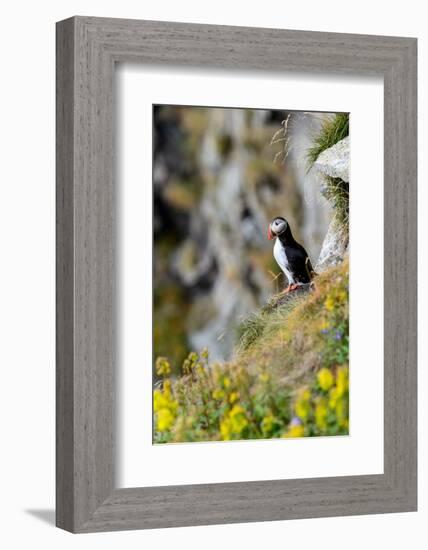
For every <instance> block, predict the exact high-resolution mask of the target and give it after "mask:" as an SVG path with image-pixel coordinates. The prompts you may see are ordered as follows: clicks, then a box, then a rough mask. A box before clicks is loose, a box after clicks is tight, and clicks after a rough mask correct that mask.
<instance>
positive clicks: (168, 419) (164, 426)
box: [157, 408, 175, 432]
mask: <svg viewBox="0 0 428 550" xmlns="http://www.w3.org/2000/svg"><path fill="white" fill-rule="evenodd" d="M174 420H175V417H174V415H173V414H172V412H171V411H170V410H169V409H166V408H164V409H160V411H158V413H157V428H158V430H159V431H160V432H166V431H167V430H169V429H170V428H171V426H172V425H173V424H174Z"/></svg>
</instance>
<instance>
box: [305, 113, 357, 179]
mask: <svg viewBox="0 0 428 550" xmlns="http://www.w3.org/2000/svg"><path fill="white" fill-rule="evenodd" d="M348 135H349V114H348V113H338V114H336V115H335V116H334V117H333V118H329V119H327V120H325V122H324V123H323V125H322V128H321V130H320V132H319V133H318V135H316V136H315V137H314V140H313V145H312V147H310V148H309V150H308V152H307V159H308V169H311V168H312V166H313V164H314V163H315V161H316V160H317V158H318V157H319V155H320V154H321V153H322V152H323V151H325V150H326V149H329V148H330V147H332V146H333V145H335V144H336V143H338V142H339V141H340V140H342V139H343V138H345V137H346V136H348Z"/></svg>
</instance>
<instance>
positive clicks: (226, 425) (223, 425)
mask: <svg viewBox="0 0 428 550" xmlns="http://www.w3.org/2000/svg"><path fill="white" fill-rule="evenodd" d="M220 435H221V438H222V439H223V440H224V441H228V440H229V439H231V437H232V430H231V427H230V421H229V420H228V419H227V418H225V419H223V420H222V421H221V422H220Z"/></svg>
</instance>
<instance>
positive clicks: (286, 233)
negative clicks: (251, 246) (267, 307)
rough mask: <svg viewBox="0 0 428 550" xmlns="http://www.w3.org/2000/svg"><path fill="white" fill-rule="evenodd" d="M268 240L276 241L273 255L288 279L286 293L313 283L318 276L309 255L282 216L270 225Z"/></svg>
mask: <svg viewBox="0 0 428 550" xmlns="http://www.w3.org/2000/svg"><path fill="white" fill-rule="evenodd" d="M268 239H269V240H272V239H276V241H275V245H274V247H273V255H274V257H275V260H276V262H277V264H278V265H279V267H280V268H281V270H282V271H283V273H284V275H285V276H286V277H287V279H288V287H287V288H286V289H285V291H284V292H289V291H291V290H296V289H297V288H299V287H300V286H302V285H304V284H308V283H310V282H311V281H312V279H313V278H314V276H315V275H316V273H315V271H314V270H313V268H312V264H311V260H310V259H309V256H308V253H307V252H306V250H305V249H304V248H303V246H302V245H301V244H299V243H298V242H297V241H296V240H295V239H294V237H293V234H292V233H291V229H290V224H289V223H288V222H287V220H286V219H284V218H281V217H280V216H279V217H277V218H275V219H274V220H273V221H272V222H271V223H270V225H269V229H268Z"/></svg>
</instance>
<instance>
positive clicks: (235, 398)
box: [229, 391, 239, 405]
mask: <svg viewBox="0 0 428 550" xmlns="http://www.w3.org/2000/svg"><path fill="white" fill-rule="evenodd" d="M238 399H239V393H238V392H236V391H233V392H232V393H231V394H230V395H229V403H230V404H231V405H233V403H236V401H238Z"/></svg>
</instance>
